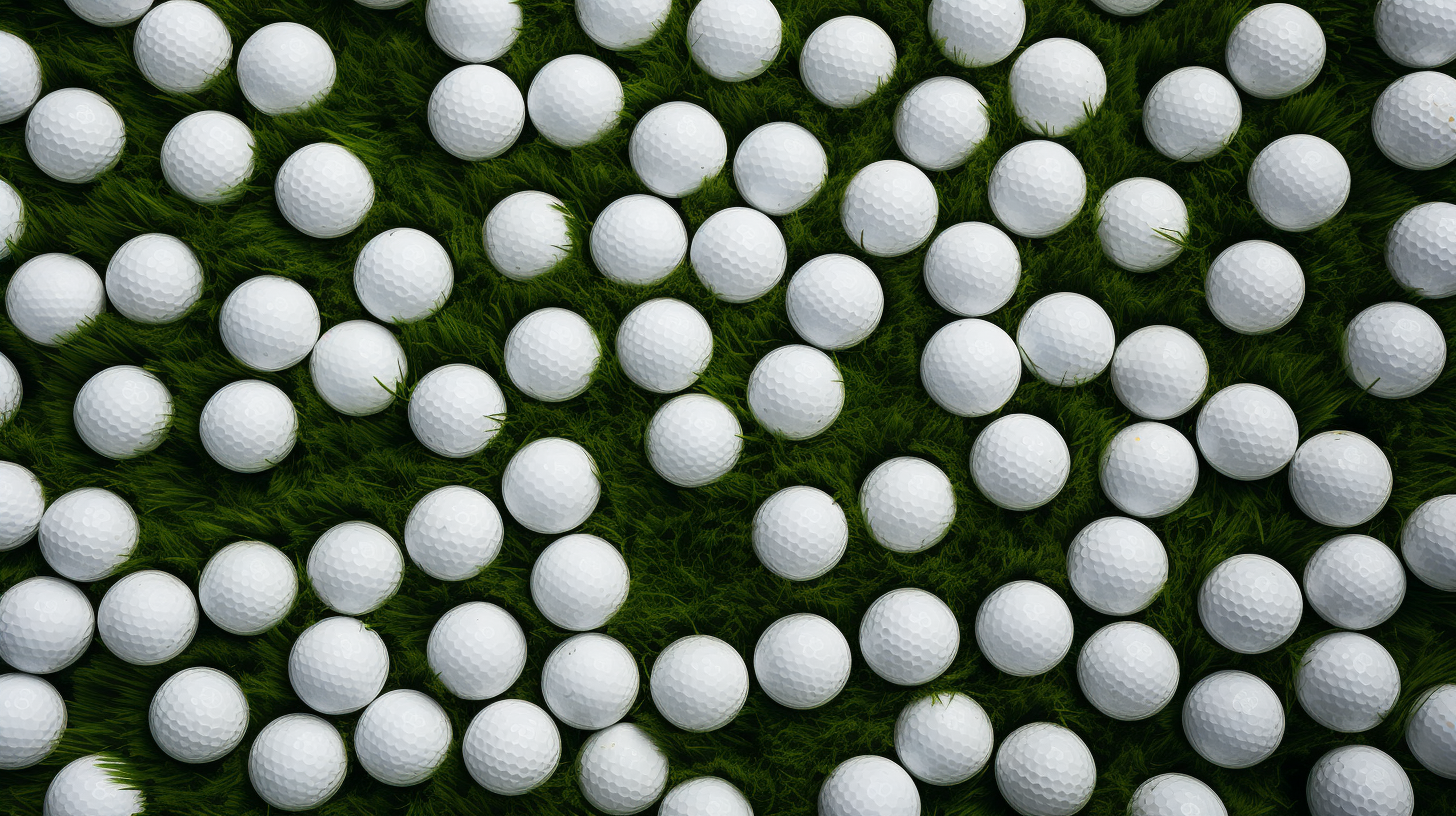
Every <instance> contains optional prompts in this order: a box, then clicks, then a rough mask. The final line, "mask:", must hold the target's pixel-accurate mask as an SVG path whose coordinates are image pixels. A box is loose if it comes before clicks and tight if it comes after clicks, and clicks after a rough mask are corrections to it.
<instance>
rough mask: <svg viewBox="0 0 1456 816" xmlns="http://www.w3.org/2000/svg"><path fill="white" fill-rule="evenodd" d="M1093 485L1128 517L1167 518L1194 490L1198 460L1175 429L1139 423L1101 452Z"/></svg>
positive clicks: (1185, 438) (1156, 423)
mask: <svg viewBox="0 0 1456 816" xmlns="http://www.w3.org/2000/svg"><path fill="white" fill-rule="evenodd" d="M1098 481H1099V482H1100V483H1101V484H1102V492H1103V493H1104V494H1106V495H1107V498H1108V500H1109V501H1111V502H1112V503H1113V504H1115V505H1117V508H1118V509H1119V510H1121V511H1122V512H1124V513H1126V514H1128V515H1129V516H1137V517H1138V518H1157V517H1159V516H1166V515H1168V514H1169V513H1172V512H1173V511H1175V510H1177V509H1178V508H1179V507H1182V506H1183V504H1184V502H1186V501H1188V499H1189V497H1191V496H1192V495H1193V489H1194V488H1195V487H1197V486H1198V454H1197V453H1195V452H1194V450H1193V445H1191V444H1190V443H1189V442H1188V438H1187V437H1185V436H1184V435H1183V434H1182V433H1181V432H1179V431H1178V430H1177V429H1176V428H1173V427H1171V426H1168V425H1164V424H1163V423H1161V422H1139V423H1136V424H1134V425H1129V426H1127V427H1126V428H1123V429H1122V430H1121V431H1118V432H1117V435H1116V436H1114V437H1112V441H1110V442H1108V443H1107V447H1106V448H1104V449H1103V450H1102V461H1101V464H1100V465H1099V466H1098Z"/></svg>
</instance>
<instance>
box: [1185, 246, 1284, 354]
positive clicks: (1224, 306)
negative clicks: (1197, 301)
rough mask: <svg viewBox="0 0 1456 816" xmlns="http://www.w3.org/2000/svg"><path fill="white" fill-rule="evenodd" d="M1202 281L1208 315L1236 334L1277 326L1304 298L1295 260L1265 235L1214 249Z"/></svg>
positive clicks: (1255, 332)
mask: <svg viewBox="0 0 1456 816" xmlns="http://www.w3.org/2000/svg"><path fill="white" fill-rule="evenodd" d="M1203 286H1204V295H1205V296H1206V297H1207V299H1208V308H1209V309H1210V310H1211V311H1212V312H1213V316H1214V317H1215V318H1217V319H1218V322H1220V323H1222V324H1224V325H1225V326H1227V327H1228V328H1230V329H1233V330H1234V331H1236V332H1238V333H1239V334H1264V333H1266V332H1271V331H1274V330H1275V329H1280V328H1283V327H1284V326H1285V325H1286V324H1288V323H1289V321H1291V320H1293V319H1294V315H1295V314H1296V313H1297V312H1298V311H1299V307H1300V305H1301V304H1303V303H1304V272H1303V271H1301V270H1300V268H1299V261H1296V260H1295V259H1294V256H1293V255H1290V254H1289V251H1288V250H1286V249H1284V248H1283V247H1281V246H1279V245H1278V244H1271V243H1269V242H1268V241H1243V242H1240V243H1237V244H1234V245H1233V246H1231V247H1229V248H1228V249H1225V250H1224V251H1223V252H1220V253H1219V255H1218V257H1217V258H1214V259H1213V263H1212V264H1210V265H1209V267H1208V276H1207V278H1206V279H1205V280H1204V284H1203Z"/></svg>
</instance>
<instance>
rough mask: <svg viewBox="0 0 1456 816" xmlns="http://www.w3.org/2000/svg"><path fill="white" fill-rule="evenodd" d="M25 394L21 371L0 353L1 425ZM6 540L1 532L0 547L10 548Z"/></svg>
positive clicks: (1, 523) (10, 416)
mask: <svg viewBox="0 0 1456 816" xmlns="http://www.w3.org/2000/svg"><path fill="white" fill-rule="evenodd" d="M24 396H25V388H24V386H23V385H22V384H21V382H20V372H19V371H16V370H15V364H14V363H12V362H10V358H9V357H6V356H5V355H4V354H0V427H4V425H5V423H7V422H9V421H10V420H11V419H13V418H14V417H15V413H16V412H17V411H19V410H20V402H21V400H22V398H23V397H24ZM0 518H3V513H0ZM3 526H4V522H3V521H0V529H3ZM4 541H5V538H4V534H3V533H0V549H9V547H6V546H5V545H4V543H3V542H4ZM12 546H13V545H12Z"/></svg>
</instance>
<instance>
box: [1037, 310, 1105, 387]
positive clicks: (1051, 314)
mask: <svg viewBox="0 0 1456 816" xmlns="http://www.w3.org/2000/svg"><path fill="white" fill-rule="evenodd" d="M1016 345H1017V346H1019V347H1020V348H1021V359H1022V361H1023V362H1025V363H1026V368H1027V370H1028V371H1030V372H1031V373H1032V374H1035V375H1036V377H1037V379H1039V380H1041V381H1042V382H1044V383H1047V384H1048V385H1056V386H1061V387H1063V388H1069V387H1072V386H1076V385H1081V384H1083V383H1086V382H1090V381H1092V380H1094V379H1096V378H1097V377H1099V376H1101V375H1102V372H1103V371H1106V370H1107V366H1108V365H1109V364H1110V363H1111V362H1112V355H1113V352H1114V351H1115V350H1116V347H1117V333H1116V331H1115V330H1114V329H1113V328H1112V319H1111V318H1109V317H1108V316H1107V312H1105V311H1103V309H1102V307H1101V306H1099V305H1098V304H1097V302H1096V301H1094V300H1092V299H1091V298H1089V297H1087V296H1086V295H1079V294H1075V293H1072V292H1058V293H1056V294H1052V295H1047V296H1046V297H1043V298H1041V299H1040V300H1038V301H1037V302H1035V303H1033V304H1031V308H1029V309H1027V310H1026V313H1025V314H1023V315H1022V316H1021V320H1020V321H1019V322H1018V323H1017V324H1016Z"/></svg>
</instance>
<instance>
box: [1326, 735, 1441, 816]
mask: <svg viewBox="0 0 1456 816" xmlns="http://www.w3.org/2000/svg"><path fill="white" fill-rule="evenodd" d="M1304 799H1305V802H1306V803H1307V804H1308V805H1309V812H1310V814H1311V815H1312V816H1411V814H1412V813H1415V810H1416V796H1415V791H1414V790H1412V789H1411V783H1410V777H1408V776H1406V774H1405V769H1404V768H1401V767H1400V763H1398V762H1396V761H1395V760H1394V759H1391V758H1390V755H1389V754H1387V753H1385V752H1384V751H1382V750H1380V749H1379V748H1372V747H1370V746H1368V745H1342V746H1340V747H1339V748H1336V749H1334V750H1332V751H1330V752H1329V753H1327V754H1325V755H1324V756H1322V757H1320V758H1319V759H1318V760H1317V761H1316V762H1315V763H1314V767H1313V768H1311V769H1310V771H1309V780H1308V782H1307V783H1306V784H1305V789H1304Z"/></svg>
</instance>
